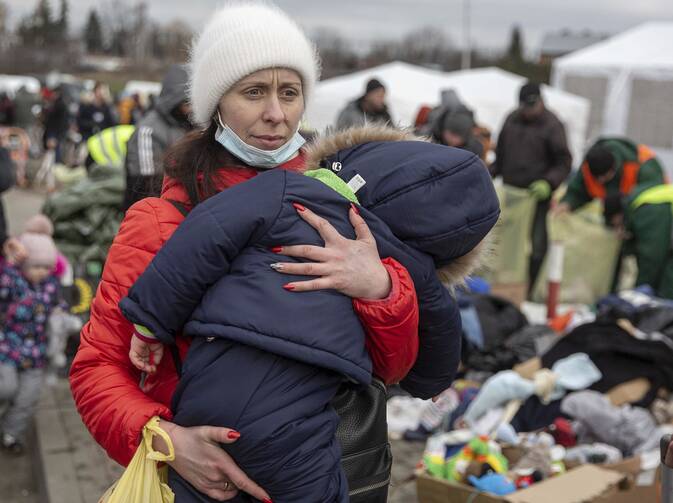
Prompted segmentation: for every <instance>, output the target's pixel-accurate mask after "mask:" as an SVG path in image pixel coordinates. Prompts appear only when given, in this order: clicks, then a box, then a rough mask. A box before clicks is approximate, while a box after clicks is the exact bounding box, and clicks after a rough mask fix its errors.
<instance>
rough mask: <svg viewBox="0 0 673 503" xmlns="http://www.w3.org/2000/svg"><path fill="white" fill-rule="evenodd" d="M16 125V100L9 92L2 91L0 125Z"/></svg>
mask: <svg viewBox="0 0 673 503" xmlns="http://www.w3.org/2000/svg"><path fill="white" fill-rule="evenodd" d="M13 125H14V102H13V101H12V99H11V98H10V97H9V96H8V95H7V93H5V92H2V93H0V126H13Z"/></svg>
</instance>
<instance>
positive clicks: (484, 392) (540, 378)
mask: <svg viewBox="0 0 673 503" xmlns="http://www.w3.org/2000/svg"><path fill="white" fill-rule="evenodd" d="M600 378H601V373H600V371H599V370H598V369H597V368H596V366H595V365H594V364H593V363H592V362H591V360H590V359H589V357H588V356H587V355H586V354H583V353H578V354H574V355H570V356H568V357H567V358H564V359H561V360H558V361H557V362H556V363H555V364H554V365H553V366H552V368H551V370H549V369H541V370H539V371H538V372H536V373H535V375H534V377H533V379H532V380H529V379H524V378H523V377H521V376H520V375H519V374H517V373H516V372H514V371H513V370H505V371H502V372H499V373H498V374H496V375H495V376H493V377H491V378H490V379H489V380H488V381H486V382H485V383H484V386H483V387H482V388H481V391H480V392H479V394H478V395H477V397H476V398H475V399H474V400H473V401H472V403H471V404H470V406H469V407H468V409H467V411H466V413H465V416H464V419H465V421H466V422H467V423H468V424H469V425H473V424H474V423H476V421H477V420H478V419H479V418H480V417H481V416H483V415H484V414H485V413H486V412H487V411H488V410H491V409H494V408H496V407H500V406H503V405H505V404H506V403H507V402H509V401H511V400H520V401H524V400H526V399H527V398H528V397H530V396H532V395H537V396H538V397H540V398H541V399H542V401H543V402H544V403H549V402H550V401H551V400H558V399H559V398H561V397H562V396H563V395H564V394H565V393H566V391H567V390H579V389H585V388H587V387H588V386H590V385H591V384H593V383H594V382H596V381H598V380H599V379H600Z"/></svg>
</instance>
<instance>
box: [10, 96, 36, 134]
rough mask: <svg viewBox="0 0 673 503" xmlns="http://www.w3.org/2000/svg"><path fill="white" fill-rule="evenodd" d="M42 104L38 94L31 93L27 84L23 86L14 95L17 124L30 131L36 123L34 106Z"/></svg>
mask: <svg viewBox="0 0 673 503" xmlns="http://www.w3.org/2000/svg"><path fill="white" fill-rule="evenodd" d="M39 104H40V98H39V96H38V95H37V94H35V93H31V92H30V91H29V90H28V89H26V86H21V87H20V88H19V90H18V91H17V92H16V96H14V121H15V126H16V127H20V128H22V129H25V130H26V131H28V130H29V129H30V128H31V127H32V126H33V125H35V114H34V113H33V107H35V106H36V105H39Z"/></svg>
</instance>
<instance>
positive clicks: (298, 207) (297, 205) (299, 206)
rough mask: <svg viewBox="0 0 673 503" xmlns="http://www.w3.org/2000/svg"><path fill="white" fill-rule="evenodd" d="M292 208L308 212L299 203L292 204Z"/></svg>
mask: <svg viewBox="0 0 673 503" xmlns="http://www.w3.org/2000/svg"><path fill="white" fill-rule="evenodd" d="M292 206H294V207H295V208H296V209H297V211H305V210H306V208H305V207H304V206H302V205H301V204H299V203H292Z"/></svg>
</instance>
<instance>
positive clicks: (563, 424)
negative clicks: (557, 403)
mask: <svg viewBox="0 0 673 503" xmlns="http://www.w3.org/2000/svg"><path fill="white" fill-rule="evenodd" d="M547 432H548V433H549V434H550V435H551V436H552V437H554V441H555V442H556V443H557V444H558V445H561V446H563V447H566V448H568V447H574V446H575V445H577V434H576V433H575V430H574V429H573V426H572V424H570V421H568V420H567V419H566V418H564V417H557V418H556V419H554V422H553V423H552V424H550V425H549V427H548V428H547Z"/></svg>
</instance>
